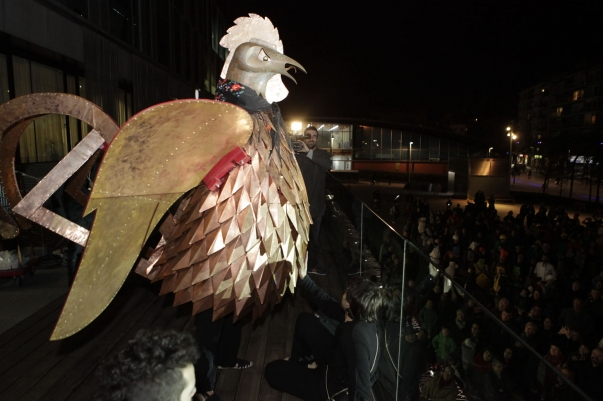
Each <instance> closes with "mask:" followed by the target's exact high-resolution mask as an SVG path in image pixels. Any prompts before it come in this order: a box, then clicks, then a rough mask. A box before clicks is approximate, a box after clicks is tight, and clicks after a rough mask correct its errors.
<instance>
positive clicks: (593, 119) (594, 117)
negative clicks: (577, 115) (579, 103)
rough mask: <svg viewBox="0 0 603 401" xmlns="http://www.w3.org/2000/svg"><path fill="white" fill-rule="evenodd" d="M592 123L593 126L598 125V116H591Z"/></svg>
mask: <svg viewBox="0 0 603 401" xmlns="http://www.w3.org/2000/svg"><path fill="white" fill-rule="evenodd" d="M590 123H591V124H596V123H597V115H596V114H593V115H592V116H590Z"/></svg>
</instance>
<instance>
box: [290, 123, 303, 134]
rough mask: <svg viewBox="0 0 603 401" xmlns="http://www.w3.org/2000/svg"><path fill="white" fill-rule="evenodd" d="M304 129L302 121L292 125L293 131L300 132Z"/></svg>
mask: <svg viewBox="0 0 603 401" xmlns="http://www.w3.org/2000/svg"><path fill="white" fill-rule="evenodd" d="M301 128H302V123H301V121H293V122H292V123H291V131H296V132H297V131H300V130H301Z"/></svg>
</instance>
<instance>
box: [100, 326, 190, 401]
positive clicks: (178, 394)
mask: <svg viewBox="0 0 603 401" xmlns="http://www.w3.org/2000/svg"><path fill="white" fill-rule="evenodd" d="M198 358H199V351H198V349H197V344H196V343H195V340H194V339H193V337H192V336H191V335H190V334H188V333H179V332H176V331H174V330H153V331H149V330H140V331H139V332H138V333H137V334H136V337H134V339H133V340H131V341H130V342H129V343H128V345H127V346H126V348H125V349H123V350H122V351H121V352H119V353H118V354H116V355H113V356H112V357H110V358H109V359H107V360H105V361H104V362H103V363H102V365H101V367H100V368H99V371H98V375H99V378H100V382H101V385H100V391H99V393H98V394H97V395H96V397H95V401H190V400H191V399H192V397H193V395H195V392H196V387H195V368H194V366H193V364H194V363H195V362H196V361H197V359H198Z"/></svg>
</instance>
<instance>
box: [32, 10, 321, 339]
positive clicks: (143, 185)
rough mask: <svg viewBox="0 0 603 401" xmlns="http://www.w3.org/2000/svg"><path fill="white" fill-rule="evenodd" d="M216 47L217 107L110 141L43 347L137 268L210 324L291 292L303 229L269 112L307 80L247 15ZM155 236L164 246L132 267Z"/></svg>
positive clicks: (135, 120)
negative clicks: (222, 55) (293, 82)
mask: <svg viewBox="0 0 603 401" xmlns="http://www.w3.org/2000/svg"><path fill="white" fill-rule="evenodd" d="M220 44H221V45H223V46H225V47H227V48H228V49H229V50H230V54H229V56H228V59H227V61H226V64H225V66H224V70H223V71H222V74H221V78H222V79H221V80H220V82H219V85H218V91H217V96H216V99H217V101H207V100H195V99H190V100H181V101H174V102H168V103H164V104H160V105H156V106H153V107H151V108H149V109H147V110H144V111H142V112H140V113H138V114H137V115H135V116H134V117H132V118H131V119H130V120H129V121H128V122H127V123H126V124H125V125H124V126H123V127H121V129H120V131H119V132H118V133H117V135H115V137H114V138H113V140H112V141H111V143H110V146H109V148H108V150H107V152H106V154H105V157H104V158H103V161H102V163H101V164H100V168H99V172H98V175H97V178H96V181H95V183H94V187H93V189H92V192H91V194H90V198H89V200H88V204H87V207H86V211H85V214H87V213H90V212H92V211H96V216H95V220H94V224H93V226H92V229H91V230H90V232H89V234H87V231H86V230H80V232H79V234H78V238H79V240H80V243H83V242H85V244H86V248H85V251H84V254H83V257H82V261H81V264H80V267H79V271H78V273H77V276H76V278H75V280H74V282H73V285H72V288H71V291H70V293H69V296H68V298H67V301H66V303H65V306H64V309H63V311H62V314H61V316H60V318H59V321H58V323H57V326H56V328H55V330H54V332H53V334H52V338H51V339H53V340H57V339H61V338H65V337H68V336H70V335H72V334H74V333H76V332H78V331H79V330H81V329H82V328H83V327H85V326H86V325H88V324H89V323H90V322H91V321H93V320H94V319H95V318H96V317H97V316H98V315H99V314H100V313H101V312H102V311H103V310H104V309H105V308H106V307H107V305H108V304H109V303H110V302H111V300H112V299H113V298H114V297H115V294H116V293H117V291H118V290H119V289H120V288H121V286H122V284H123V282H124V280H125V279H126V277H127V275H128V274H129V272H130V271H131V269H132V266H133V265H134V264H135V263H136V261H137V260H139V264H138V265H137V267H136V271H137V272H138V273H140V274H142V275H144V276H146V277H148V278H150V279H151V280H153V281H158V280H163V284H162V287H161V294H165V293H168V292H174V293H175V301H174V303H175V304H176V305H179V304H182V303H185V302H192V303H193V313H194V314H196V313H199V312H202V311H204V310H207V309H210V308H213V311H214V312H213V314H214V319H217V318H219V317H222V316H225V315H227V314H229V313H231V312H234V316H235V319H237V318H239V317H240V316H242V315H243V314H245V313H247V312H249V311H253V314H254V316H256V317H257V316H259V315H260V314H261V313H263V312H264V311H265V310H266V308H267V307H268V306H271V305H274V304H275V303H277V302H279V301H280V299H281V298H282V296H283V294H284V292H285V291H286V289H287V288H289V289H290V290H291V291H293V289H294V287H295V281H296V277H297V274H298V270H299V269H305V266H304V260H305V254H306V248H307V244H308V230H309V225H310V224H311V218H310V213H309V209H308V207H309V205H308V200H307V195H306V191H305V187H304V182H303V178H302V176H301V173H300V171H299V167H298V165H297V162H296V160H295V157H294V154H293V151H292V150H291V142H290V139H289V137H288V134H287V133H286V131H285V128H284V124H283V120H282V118H281V116H280V112H279V109H278V106H277V105H276V103H274V102H275V101H279V100H282V99H283V98H284V97H285V96H286V95H287V91H286V89H285V88H284V85H283V84H282V82H281V75H285V76H287V77H289V78H291V79H293V78H292V77H291V76H290V75H289V73H288V72H287V71H288V70H289V69H291V68H293V69H300V70H302V71H304V72H305V70H304V69H303V67H302V66H301V65H300V64H299V63H297V62H296V61H295V60H292V59H291V58H289V57H287V56H285V55H284V54H283V48H282V43H281V41H280V39H279V35H278V31H277V29H276V28H274V26H273V25H272V23H271V22H270V20H268V19H267V18H261V17H259V16H257V15H254V14H250V15H249V17H242V18H239V19H237V20H236V21H235V25H234V26H233V27H231V28H230V29H229V30H228V33H227V35H226V36H224V37H223V38H222V40H221V41H220ZM97 136H98V135H97ZM105 139H106V138H105ZM101 142H102V139H101ZM94 146H98V144H95V145H94ZM24 200H25V199H24ZM38 206H39V205H38ZM23 209H24V210H25V209H26V208H23ZM31 210H33V208H32V209H31ZM20 213H21V214H22V215H23V216H26V217H29V216H32V217H31V219H33V218H34V217H35V214H34V213H33V212H31V211H30V212H29V213H26V212H24V211H21V212H20ZM36 213H38V215H39V214H40V211H39V210H38V211H37V212H36ZM40 219H42V217H40ZM34 221H36V220H34ZM52 224H54V225H55V226H56V225H57V224H58V225H61V224H63V223H56V221H53V222H52ZM52 224H51V223H49V225H48V226H49V228H51V226H52ZM65 224H67V223H65ZM156 227H158V229H159V232H160V233H161V235H162V237H161V240H160V241H159V243H158V244H157V245H156V247H155V248H154V249H152V251H151V252H148V253H147V254H146V257H144V256H143V258H141V259H139V255H140V253H141V251H142V250H143V249H144V248H145V247H146V246H148V245H147V242H148V241H149V238H150V237H151V233H152V232H153V230H154V229H155V228H156ZM57 232H59V230H57ZM68 232H71V231H70V230H65V229H64V230H63V234H64V235H65V236H68V234H69V233H68ZM85 235H88V237H87V241H86V240H85V238H86V237H85Z"/></svg>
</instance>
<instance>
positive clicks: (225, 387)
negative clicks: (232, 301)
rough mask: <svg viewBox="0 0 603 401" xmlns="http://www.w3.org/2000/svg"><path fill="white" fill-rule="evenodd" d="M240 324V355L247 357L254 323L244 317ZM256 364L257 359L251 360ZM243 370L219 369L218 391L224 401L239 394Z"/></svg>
mask: <svg viewBox="0 0 603 401" xmlns="http://www.w3.org/2000/svg"><path fill="white" fill-rule="evenodd" d="M240 324H242V327H241V343H240V345H239V353H238V355H237V356H238V357H239V358H241V359H246V358H247V347H248V346H249V340H250V338H251V331H252V324H251V318H246V319H244V320H243V321H242V322H241V323H240ZM251 362H253V364H254V365H256V363H257V361H253V360H252V361H251ZM242 372H243V371H242V370H238V369H224V370H219V371H218V380H217V382H216V388H215V391H216V393H217V394H218V395H219V396H220V398H221V399H222V401H233V400H234V399H235V397H236V395H237V391H238V388H239V386H238V384H239V381H240V380H241V373H242Z"/></svg>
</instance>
